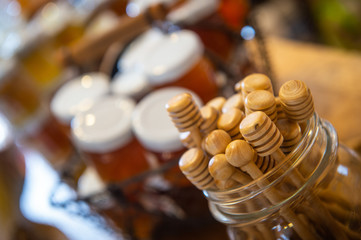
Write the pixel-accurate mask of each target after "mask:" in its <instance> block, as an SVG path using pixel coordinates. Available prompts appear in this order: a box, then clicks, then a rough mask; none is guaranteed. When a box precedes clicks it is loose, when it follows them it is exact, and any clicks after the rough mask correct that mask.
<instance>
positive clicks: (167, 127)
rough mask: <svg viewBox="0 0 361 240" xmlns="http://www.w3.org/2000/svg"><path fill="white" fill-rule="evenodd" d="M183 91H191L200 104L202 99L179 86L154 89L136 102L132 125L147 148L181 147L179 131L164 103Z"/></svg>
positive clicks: (165, 149) (158, 149) (173, 148)
mask: <svg viewBox="0 0 361 240" xmlns="http://www.w3.org/2000/svg"><path fill="white" fill-rule="evenodd" d="M184 92H189V93H191V94H192V96H193V97H194V101H195V102H196V104H197V105H198V106H199V107H201V106H202V101H201V100H200V98H199V97H198V96H197V95H196V94H195V93H194V92H192V91H190V90H188V89H185V88H180V87H168V88H162V89H159V90H156V91H154V92H152V93H150V94H148V95H147V96H145V97H144V98H143V99H142V100H141V101H140V102H139V103H138V104H137V106H136V108H135V110H134V114H133V119H132V127H133V131H134V133H135V135H136V136H137V139H138V140H139V141H140V142H141V143H142V145H143V146H144V147H145V148H147V149H148V150H151V151H155V152H164V151H177V150H180V149H182V148H183V145H182V143H181V141H180V139H179V132H178V130H177V128H176V127H175V126H174V124H173V122H172V121H171V119H170V117H169V116H168V113H167V110H166V108H165V105H166V103H167V102H168V101H169V100H170V99H171V98H172V97H174V96H175V95H177V94H180V93H184Z"/></svg>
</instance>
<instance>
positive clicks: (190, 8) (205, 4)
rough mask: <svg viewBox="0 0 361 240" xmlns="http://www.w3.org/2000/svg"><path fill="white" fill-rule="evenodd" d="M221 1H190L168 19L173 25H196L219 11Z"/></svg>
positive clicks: (169, 15)
mask: <svg viewBox="0 0 361 240" xmlns="http://www.w3.org/2000/svg"><path fill="white" fill-rule="evenodd" d="M218 5H219V0H188V1H187V2H185V3H184V4H182V5H181V6H180V7H178V8H176V9H175V10H173V11H171V12H170V13H169V14H168V16H167V19H168V20H169V21H171V22H173V23H185V24H194V23H196V22H198V21H200V20H202V19H204V18H206V17H208V16H209V15H211V14H212V13H214V12H216V11H217V9H218Z"/></svg>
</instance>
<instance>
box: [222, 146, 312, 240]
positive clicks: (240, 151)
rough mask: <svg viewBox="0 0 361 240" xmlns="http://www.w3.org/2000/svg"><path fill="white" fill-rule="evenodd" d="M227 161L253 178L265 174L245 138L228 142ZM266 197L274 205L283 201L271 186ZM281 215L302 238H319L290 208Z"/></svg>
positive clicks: (261, 182) (263, 182)
mask: <svg viewBox="0 0 361 240" xmlns="http://www.w3.org/2000/svg"><path fill="white" fill-rule="evenodd" d="M225 156H226V159H227V161H228V162H229V163H230V164H231V165H233V166H235V167H239V168H241V170H242V171H244V172H246V173H248V174H249V175H250V176H251V178H252V179H254V180H257V179H259V178H261V177H262V176H263V173H262V172H261V171H260V170H259V168H258V167H257V166H256V165H255V163H254V162H253V161H252V160H253V156H254V150H253V148H252V147H251V146H250V145H249V144H248V143H247V142H246V141H244V140H234V141H232V142H231V143H230V144H228V146H227V148H226V152H225ZM256 184H257V185H258V186H259V187H260V188H265V187H267V186H269V184H270V183H269V181H267V180H266V179H262V180H259V181H256ZM264 195H265V196H266V198H267V199H268V200H269V201H270V202H271V203H272V204H274V205H277V204H279V203H280V202H281V201H282V198H281V196H280V195H279V194H278V192H277V191H276V190H275V189H274V188H273V187H270V188H268V189H267V190H266V191H264ZM280 213H281V215H282V216H283V217H284V218H285V219H286V220H287V221H289V222H290V223H292V224H293V227H294V229H295V231H296V232H297V234H298V235H299V237H300V238H302V239H304V240H306V239H317V238H316V236H315V235H314V234H313V233H312V232H311V231H310V229H309V228H308V227H307V226H306V225H305V224H304V223H303V222H302V220H300V219H299V218H298V217H297V215H296V214H295V213H294V212H293V211H292V210H291V209H289V208H281V209H280Z"/></svg>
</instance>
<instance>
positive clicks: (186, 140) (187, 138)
mask: <svg viewBox="0 0 361 240" xmlns="http://www.w3.org/2000/svg"><path fill="white" fill-rule="evenodd" d="M179 139H180V141H181V142H182V144H183V146H184V147H186V148H188V149H189V148H195V147H197V144H196V143H195V142H194V141H193V139H192V137H191V133H190V132H180V133H179Z"/></svg>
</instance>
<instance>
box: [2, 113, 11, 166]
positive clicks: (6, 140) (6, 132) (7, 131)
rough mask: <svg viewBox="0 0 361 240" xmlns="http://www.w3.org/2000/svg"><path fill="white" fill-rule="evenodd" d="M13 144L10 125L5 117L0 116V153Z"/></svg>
mask: <svg viewBox="0 0 361 240" xmlns="http://www.w3.org/2000/svg"><path fill="white" fill-rule="evenodd" d="M13 143H14V136H13V132H12V129H11V125H10V123H9V121H8V120H7V119H6V118H5V116H3V115H2V114H0V152H2V151H5V150H6V149H7V148H8V147H9V146H10V145H11V144H13ZM1 160H2V159H0V161H1Z"/></svg>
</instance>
